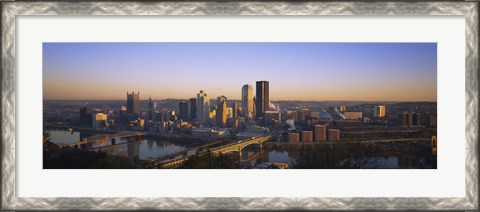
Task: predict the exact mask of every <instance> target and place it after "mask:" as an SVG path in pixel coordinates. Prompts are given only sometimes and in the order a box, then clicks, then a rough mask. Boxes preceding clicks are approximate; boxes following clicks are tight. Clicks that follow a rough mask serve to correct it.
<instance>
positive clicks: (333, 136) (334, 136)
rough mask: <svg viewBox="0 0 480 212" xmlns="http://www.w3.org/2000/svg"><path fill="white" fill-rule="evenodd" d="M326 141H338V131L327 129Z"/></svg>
mask: <svg viewBox="0 0 480 212" xmlns="http://www.w3.org/2000/svg"><path fill="white" fill-rule="evenodd" d="M328 141H340V130H339V129H328Z"/></svg>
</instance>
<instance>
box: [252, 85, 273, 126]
mask: <svg viewBox="0 0 480 212" xmlns="http://www.w3.org/2000/svg"><path fill="white" fill-rule="evenodd" d="M255 101H256V102H255V109H256V117H257V118H259V117H264V116H265V111H267V110H268V106H269V102H270V97H269V83H268V81H257V87H256V96H255Z"/></svg>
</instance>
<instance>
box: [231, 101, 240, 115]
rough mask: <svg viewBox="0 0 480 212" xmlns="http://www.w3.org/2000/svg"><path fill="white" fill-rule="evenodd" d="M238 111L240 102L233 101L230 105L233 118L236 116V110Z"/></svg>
mask: <svg viewBox="0 0 480 212" xmlns="http://www.w3.org/2000/svg"><path fill="white" fill-rule="evenodd" d="M239 111H240V103H238V102H234V103H233V107H232V116H233V118H238V112H239Z"/></svg>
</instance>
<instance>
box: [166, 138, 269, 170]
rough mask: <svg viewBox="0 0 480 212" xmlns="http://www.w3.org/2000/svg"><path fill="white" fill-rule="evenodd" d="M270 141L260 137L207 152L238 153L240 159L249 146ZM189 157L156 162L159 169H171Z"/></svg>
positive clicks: (260, 144)
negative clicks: (158, 164)
mask: <svg viewBox="0 0 480 212" xmlns="http://www.w3.org/2000/svg"><path fill="white" fill-rule="evenodd" d="M268 140H270V136H262V137H253V138H250V139H246V140H241V141H238V142H236V143H231V144H226V145H223V146H219V147H215V148H212V149H210V150H209V151H210V152H211V153H213V154H225V153H228V152H238V153H239V154H240V158H241V157H242V150H243V149H244V148H245V147H247V146H250V145H253V144H257V145H259V146H260V148H262V144H263V143H264V142H266V141H268ZM205 153H207V151H203V152H201V153H197V154H205ZM188 158H189V156H187V155H184V156H183V157H181V158H174V159H169V160H164V161H157V162H158V163H160V164H161V165H160V167H161V168H171V167H175V166H178V165H180V164H181V163H183V162H185V161H186V160H187V159H188Z"/></svg>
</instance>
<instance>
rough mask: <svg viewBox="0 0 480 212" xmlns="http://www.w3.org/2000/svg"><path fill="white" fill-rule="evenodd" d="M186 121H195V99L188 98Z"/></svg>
mask: <svg viewBox="0 0 480 212" xmlns="http://www.w3.org/2000/svg"><path fill="white" fill-rule="evenodd" d="M187 110H188V111H187V112H188V115H189V116H188V120H189V121H193V120H195V119H197V99H195V98H190V99H189V100H188V104H187Z"/></svg>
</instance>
